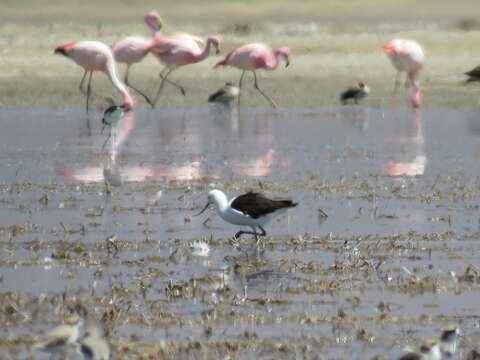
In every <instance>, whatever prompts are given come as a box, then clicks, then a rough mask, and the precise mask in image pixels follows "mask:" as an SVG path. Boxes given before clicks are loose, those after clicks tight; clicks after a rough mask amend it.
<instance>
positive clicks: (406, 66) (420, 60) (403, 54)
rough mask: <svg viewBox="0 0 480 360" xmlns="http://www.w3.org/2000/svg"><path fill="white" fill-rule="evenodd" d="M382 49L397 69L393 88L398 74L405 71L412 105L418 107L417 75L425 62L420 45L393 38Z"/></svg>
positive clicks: (418, 89) (418, 86) (418, 87)
mask: <svg viewBox="0 0 480 360" xmlns="http://www.w3.org/2000/svg"><path fill="white" fill-rule="evenodd" d="M383 51H384V52H385V53H386V54H387V56H388V57H389V58H390V61H391V62H392V65H393V66H394V67H395V69H397V76H396V78H395V89H396V88H397V84H398V76H399V74H400V73H401V72H403V71H405V72H406V73H407V77H408V80H409V82H410V84H411V85H412V86H413V92H412V97H411V101H412V105H413V106H414V107H419V106H420V104H421V93H420V84H419V82H418V79H417V77H418V74H419V72H420V70H421V69H422V68H423V65H424V63H425V54H424V52H423V49H422V47H421V46H420V44H419V43H417V42H416V41H413V40H402V39H395V40H392V41H391V42H389V43H388V44H386V45H384V46H383Z"/></svg>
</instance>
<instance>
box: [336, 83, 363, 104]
mask: <svg viewBox="0 0 480 360" xmlns="http://www.w3.org/2000/svg"><path fill="white" fill-rule="evenodd" d="M369 93H370V88H369V87H368V86H367V85H365V84H364V83H363V82H359V83H358V84H357V85H355V86H352V87H349V88H348V89H347V90H345V91H344V92H342V94H341V95H340V101H341V102H342V104H343V105H346V104H347V103H348V101H349V100H353V101H354V102H355V104H358V101H359V100H361V99H363V98H365V97H366V96H367V95H368V94H369Z"/></svg>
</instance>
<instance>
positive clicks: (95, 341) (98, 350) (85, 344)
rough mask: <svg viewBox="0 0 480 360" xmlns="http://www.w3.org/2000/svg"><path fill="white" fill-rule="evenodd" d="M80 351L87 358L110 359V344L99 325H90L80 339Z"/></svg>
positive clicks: (89, 359)
mask: <svg viewBox="0 0 480 360" xmlns="http://www.w3.org/2000/svg"><path fill="white" fill-rule="evenodd" d="M79 351H80V353H81V354H82V355H83V357H84V358H85V359H86V360H109V359H110V346H109V345H108V343H107V341H106V340H105V339H104V337H103V335H102V333H101V331H100V329H99V328H97V327H90V328H88V329H87V331H86V332H85V337H84V338H83V340H82V341H80V347H79Z"/></svg>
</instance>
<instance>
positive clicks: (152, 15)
mask: <svg viewBox="0 0 480 360" xmlns="http://www.w3.org/2000/svg"><path fill="white" fill-rule="evenodd" d="M144 20H145V23H146V24H147V26H148V27H149V28H150V30H151V31H152V35H153V37H152V38H145V37H141V36H129V37H126V38H125V39H122V40H120V41H118V42H116V43H114V44H112V46H111V47H112V51H113V53H114V55H115V60H116V61H117V62H120V63H125V64H127V70H126V72H125V80H124V81H125V84H126V85H128V86H130V87H131V88H132V89H133V90H135V91H136V92H138V93H139V94H140V95H142V96H143V97H144V98H145V100H146V101H147V102H148V103H149V104H150V105H151V106H153V104H152V102H151V101H150V99H149V98H148V97H147V96H146V95H145V94H144V93H143V92H141V91H140V90H138V89H137V88H135V87H133V86H132V85H131V84H129V82H128V75H129V71H130V67H131V66H132V65H133V64H136V63H138V62H140V61H142V60H143V59H144V58H145V56H147V54H148V53H149V52H150V50H151V48H152V46H154V45H155V39H157V38H163V37H164V36H163V35H162V32H161V31H160V30H161V28H162V26H163V21H162V18H161V17H160V14H159V13H158V12H156V11H150V12H148V13H146V14H145V16H144ZM168 38H172V39H187V40H193V41H195V42H199V43H200V44H203V40H202V39H200V38H199V37H197V36H194V35H190V34H184V33H179V34H173V35H171V36H169V37H168Z"/></svg>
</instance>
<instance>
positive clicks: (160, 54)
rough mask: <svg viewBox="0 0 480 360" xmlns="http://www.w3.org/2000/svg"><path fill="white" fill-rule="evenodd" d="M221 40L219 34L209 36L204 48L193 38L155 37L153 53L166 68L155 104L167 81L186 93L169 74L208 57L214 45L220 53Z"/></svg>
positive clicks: (161, 75)
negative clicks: (171, 79) (170, 78)
mask: <svg viewBox="0 0 480 360" xmlns="http://www.w3.org/2000/svg"><path fill="white" fill-rule="evenodd" d="M221 41H222V39H221V37H220V36H218V35H212V36H209V37H208V39H207V45H206V46H205V48H204V49H203V50H202V49H200V47H199V46H198V43H197V41H195V40H194V39H193V38H192V39H188V38H175V37H173V38H172V37H168V38H162V37H160V38H157V39H155V45H154V46H153V47H152V48H151V53H152V54H154V55H155V56H156V57H157V58H158V60H159V61H160V62H162V63H163V64H164V65H165V68H164V69H163V70H162V72H161V73H160V77H161V78H162V80H161V82H160V86H159V88H158V92H157V95H156V97H155V100H154V102H153V103H154V104H155V103H156V102H157V100H158V97H159V95H160V92H161V90H162V88H163V85H164V82H165V81H167V82H169V83H171V84H173V85H175V86H177V87H178V88H179V89H180V91H181V92H182V94H184V95H185V90H184V89H183V87H181V86H180V85H178V84H176V83H174V82H172V81H170V80H168V76H169V75H170V73H171V72H172V71H173V70H175V69H177V68H178V67H181V66H185V65H188V64H194V63H198V62H200V61H202V60H204V59H206V58H207V57H208V56H209V55H210V50H211V47H212V45H213V46H214V47H215V49H216V51H217V53H218V51H219V50H218V47H219V45H220V43H221ZM164 72H166V73H165V75H163V74H164Z"/></svg>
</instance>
